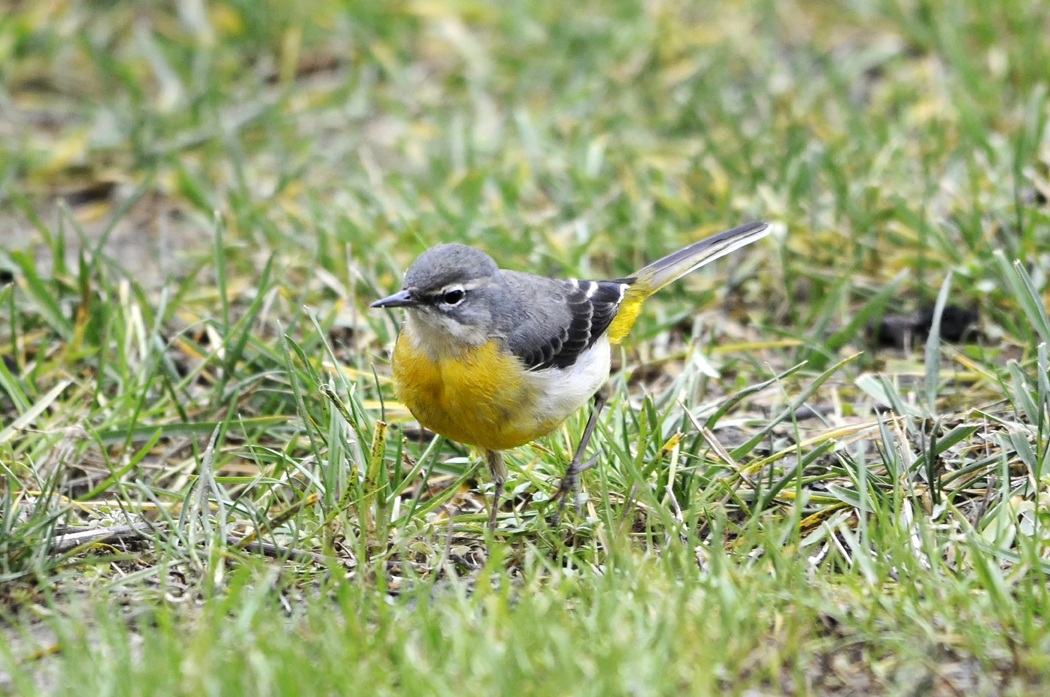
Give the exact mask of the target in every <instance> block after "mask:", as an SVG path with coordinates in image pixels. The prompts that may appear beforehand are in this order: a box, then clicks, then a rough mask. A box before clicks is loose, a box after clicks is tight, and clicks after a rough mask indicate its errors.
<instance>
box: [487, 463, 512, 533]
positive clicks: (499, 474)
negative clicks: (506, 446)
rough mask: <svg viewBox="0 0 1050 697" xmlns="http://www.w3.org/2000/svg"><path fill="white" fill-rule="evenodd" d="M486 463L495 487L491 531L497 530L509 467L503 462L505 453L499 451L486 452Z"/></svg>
mask: <svg viewBox="0 0 1050 697" xmlns="http://www.w3.org/2000/svg"><path fill="white" fill-rule="evenodd" d="M485 462H486V463H488V466H489V473H491V474H492V481H493V482H495V487H494V488H493V490H492V510H491V511H490V512H489V529H490V530H495V529H496V514H497V513H499V500H500V497H501V496H502V495H503V485H504V484H506V482H507V465H506V464H504V462H503V453H501V452H500V451H499V450H486V451H485Z"/></svg>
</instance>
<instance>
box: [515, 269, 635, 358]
mask: <svg viewBox="0 0 1050 697" xmlns="http://www.w3.org/2000/svg"><path fill="white" fill-rule="evenodd" d="M633 280H634V279H629V278H623V279H616V280H612V281H562V282H561V284H562V288H561V290H563V292H564V295H563V296H562V298H558V299H557V300H560V301H561V302H563V303H564V308H565V310H566V311H565V312H561V313H558V315H555V316H554V317H556V318H557V321H556V322H549V323H547V324H548V325H551V324H552V325H553V326H545V327H544V332H543V333H542V335H540V334H538V333H536V332H528V333H525V332H518V333H516V335H512V336H511V337H509V338H510V341H509V342H508V343H509V347H510V349H511V351H513V352H514V354H515V355H517V356H518V358H520V359H521V360H522V362H523V363H524V364H525V367H526V368H527V369H529V370H542V369H544V368H568V367H569V366H571V365H572V364H574V363H575V362H576V360H577V359H578V358H579V357H580V356H581V355H582V354H583V353H584V352H585V351H586V350H587V349H589V348H590V347H591V346H593V345H594V342H595V341H597V340H598V339H599V338H600V337H601V335H602V334H604V333H605V330H606V329H608V328H609V324H610V323H611V322H612V321H613V318H614V317H616V311H617V310H618V309H619V307H620V302H621V301H622V300H623V296H624V292H625V291H626V290H627V287H628V286H629V285H630V284H631V282H632V281H633ZM554 317H552V318H551V319H553V318H554ZM531 329H535V327H532V328H531ZM515 339H517V340H515Z"/></svg>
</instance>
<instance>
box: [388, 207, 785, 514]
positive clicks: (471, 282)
mask: <svg viewBox="0 0 1050 697" xmlns="http://www.w3.org/2000/svg"><path fill="white" fill-rule="evenodd" d="M768 233H769V226H768V225H767V224H766V223H764V222H751V223H746V224H744V225H740V226H738V227H734V228H732V229H731V230H726V231H724V232H720V233H718V234H716V235H713V236H711V237H708V238H705V239H703V240H700V241H699V242H695V243H693V244H691V245H689V246H687V247H685V248H683V249H680V250H678V251H677V252H674V253H673V254H670V255H668V256H666V257H664V258H662V259H660V260H659V261H656V262H653V263H652V264H649V265H648V266H645V267H644V268H642V269H639V270H638V271H637V272H635V273H634V274H632V275H630V276H627V277H624V278H614V279H609V280H578V279H557V278H548V277H545V276H539V275H535V274H532V273H528V272H525V271H514V270H508V269H501V268H500V267H499V266H498V265H497V263H496V262H495V260H493V258H492V257H491V256H489V255H488V254H486V253H485V252H483V251H481V250H480V249H477V248H474V247H469V246H466V245H462V244H456V243H447V244H438V245H435V246H433V247H431V248H429V249H427V250H426V251H424V252H423V253H422V254H420V255H419V257H418V258H417V259H416V260H415V261H414V262H413V263H412V265H411V266H410V267H409V269H408V271H406V272H405V275H404V281H403V284H402V288H401V290H400V291H398V292H397V293H394V294H393V295H390V296H388V297H385V298H382V299H380V300H376V301H375V302H373V303H372V304H371V307H372V308H386V309H392V308H403V310H404V319H403V322H402V325H401V331H400V333H399V334H398V338H397V340H396V342H395V345H394V351H393V355H392V373H393V383H394V392H395V395H396V396H397V398H398V399H399V400H400V401H401V403H402V404H404V405H405V406H406V407H407V408H408V410H409V411H410V412H411V413H412V415H413V417H414V418H415V419H416V420H417V421H418V422H419V423H420V424H421V425H422V426H424V427H425V428H427V429H429V430H430V431H433V432H435V433H437V434H439V435H442V436H444V437H445V438H448V439H450V440H453V441H456V442H459V443H461V444H464V445H470V446H474V447H476V448H478V449H480V451H481V452H482V453H483V455H484V459H485V461H486V463H487V465H488V469H489V472H490V474H491V476H492V479H493V482H494V491H493V500H492V508H491V509H490V512H489V520H488V524H489V528H490V529H492V530H495V529H496V526H497V515H498V512H499V505H500V498H501V496H502V494H503V489H504V486H505V484H506V480H507V468H506V465H505V463H504V458H503V452H504V451H506V450H510V449H512V448H516V447H519V446H521V445H525V444H526V443H529V442H531V441H534V440H536V439H537V438H540V437H542V436H545V435H547V434H548V433H550V432H552V431H554V430H555V429H557V428H558V427H559V426H560V425H561V424H562V422H564V421H565V420H566V419H567V418H568V417H569V416H570V415H572V414H573V413H575V412H576V411H577V410H578V409H580V408H582V407H583V406H585V405H586V404H587V403H588V402H589V401H591V400H592V399H593V400H594V406H593V408H592V410H591V414H590V417H589V419H588V421H587V424H586V426H585V427H584V430H583V434H582V435H581V437H580V442H579V445H578V447H577V449H576V451H575V454H574V455H573V458H572V461H571V462H570V463H569V465H568V467H567V468H566V470H565V476H564V477H563V478H562V480H561V483H560V485H559V487H558V491H557V493H556V495H555V497H554V498H556V499H560V501H559V505H558V508H557V510H556V512H555V514H554V516H553V517H552V524H553V525H555V526H556V525H557V524H558V521H559V520H560V519H561V515H562V512H563V509H564V507H565V502H566V500H567V499H568V496H569V494H570V493H576V491H577V488H578V481H579V475H580V473H581V472H583V471H585V470H587V469H588V468H590V467H592V466H594V464H595V462H596V461H597V457H598V456H597V455H595V456H593V457H592V458H590V459H589V460H586V461H585V460H584V454H585V452H586V447H587V444H588V442H589V441H590V438H591V434H592V433H593V432H594V428H595V425H596V424H597V421H598V415H599V414H600V413H601V410H602V408H603V407H604V405H605V402H606V392H607V390H606V389H604V388H605V385H606V383H607V381H608V377H609V369H610V358H611V347H612V346H615V345H617V344H619V343H621V342H622V341H623V339H624V338H625V337H626V336H627V334H628V332H629V331H630V329H631V327H632V325H633V324H634V323H635V320H637V318H638V316H639V314H640V312H641V309H642V305H643V303H644V302H645V300H646V299H647V298H649V297H650V296H651V295H653V293H655V292H657V291H658V290H660V289H661V288H663V287H665V286H667V285H668V284H670V283H672V282H673V281H675V280H677V279H679V278H681V277H682V276H684V275H686V274H688V273H690V272H692V271H694V270H696V269H698V268H700V267H701V266H704V265H706V264H709V263H710V262H712V261H714V260H716V259H718V258H720V257H723V256H725V255H727V254H730V253H731V252H734V251H736V250H738V249H740V248H741V247H745V246H747V245H749V244H751V243H753V242H755V241H757V240H759V239H761V238H763V237H765V236H766V235H767V234H768ZM576 500H577V501H578V496H577V497H576Z"/></svg>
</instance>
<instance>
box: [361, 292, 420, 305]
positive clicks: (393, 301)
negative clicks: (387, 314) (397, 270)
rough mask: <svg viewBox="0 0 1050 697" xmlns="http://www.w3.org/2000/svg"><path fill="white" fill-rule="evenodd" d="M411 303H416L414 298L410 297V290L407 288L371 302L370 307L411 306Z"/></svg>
mask: <svg viewBox="0 0 1050 697" xmlns="http://www.w3.org/2000/svg"><path fill="white" fill-rule="evenodd" d="M413 305H416V300H415V298H413V297H412V291H411V290H409V289H407V288H406V289H405V290H402V291H400V292H398V293H394V294H393V295H391V296H388V297H386V298H383V299H382V300H376V301H375V302H374V303H372V307H412V306H413Z"/></svg>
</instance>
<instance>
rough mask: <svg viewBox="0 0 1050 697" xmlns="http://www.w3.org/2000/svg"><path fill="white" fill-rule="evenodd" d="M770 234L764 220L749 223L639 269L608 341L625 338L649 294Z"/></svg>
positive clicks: (696, 243)
mask: <svg viewBox="0 0 1050 697" xmlns="http://www.w3.org/2000/svg"><path fill="white" fill-rule="evenodd" d="M768 234H769V226H768V225H766V224H765V223H761V222H756V223H746V224H744V225H741V226H739V227H735V228H733V229H732V230H726V231H725V232H720V233H718V234H717V235H712V236H711V237H708V238H707V239H703V240H700V241H699V242H695V243H693V244H691V245H689V246H688V247H686V248H685V249H680V250H678V251H677V252H675V253H674V254H669V255H668V256H666V257H664V258H663V259H660V260H659V261H654V262H653V263H652V264H649V265H648V266H646V267H645V268H643V269H641V270H640V271H638V273H636V274H634V279H635V280H634V282H633V283H632V284H631V286H630V287H629V288H628V289H627V291H626V293H624V298H623V301H622V302H621V303H620V308H619V310H618V311H617V313H616V319H614V320H613V321H612V324H610V325H609V341H611V342H612V343H614V344H618V343H620V342H621V341H623V338H624V337H625V336H627V332H629V331H630V330H631V327H632V326H634V321H635V320H636V319H638V314H639V313H640V312H641V310H642V303H643V302H645V300H646V298H648V297H649V296H650V295H652V294H653V293H655V292H656V291H658V290H660V289H661V288H663V287H664V286H666V285H668V284H669V283H672V282H674V281H677V280H678V279H679V278H681V277H682V276H685V275H686V274H687V273H690V272H691V271H695V270H696V269H698V268H700V267H701V266H703V265H705V264H709V263H711V262H712V261H714V260H715V259H719V258H721V257H724V256H725V255H726V254H729V253H731V252H735V251H736V250H738V249H740V248H741V247H746V246H747V245H749V244H751V243H752V242H754V241H756V240H760V239H762V238H763V237H765V236H766V235H768Z"/></svg>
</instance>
